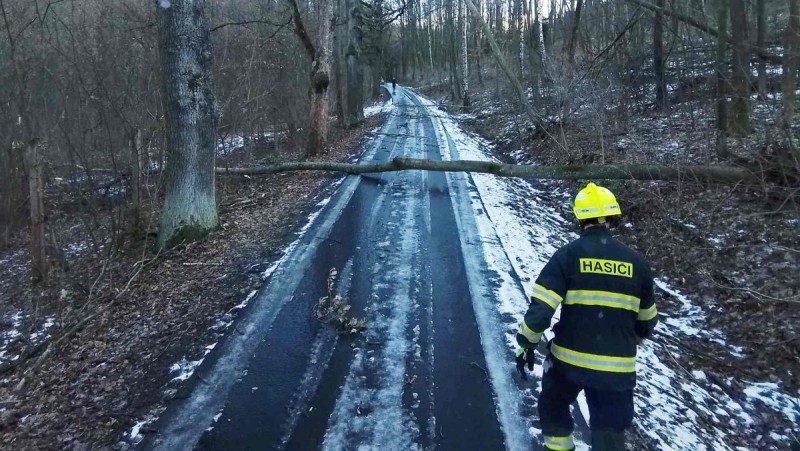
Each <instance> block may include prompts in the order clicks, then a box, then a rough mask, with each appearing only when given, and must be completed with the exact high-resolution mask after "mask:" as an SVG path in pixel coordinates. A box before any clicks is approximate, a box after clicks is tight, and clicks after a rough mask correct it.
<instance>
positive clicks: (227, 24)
mask: <svg viewBox="0 0 800 451" xmlns="http://www.w3.org/2000/svg"><path fill="white" fill-rule="evenodd" d="M287 22H288V23H291V22H292V18H289V20H288V21H283V22H278V23H275V22H272V21H270V20H266V19H255V20H244V21H241V22H225V23H221V24H219V25H215V26H214V27H212V28H211V30H210V31H217V30H220V29H222V28H225V27H231V26H244V25H252V24H267V25H272V26H273V27H285V26H286V25H287Z"/></svg>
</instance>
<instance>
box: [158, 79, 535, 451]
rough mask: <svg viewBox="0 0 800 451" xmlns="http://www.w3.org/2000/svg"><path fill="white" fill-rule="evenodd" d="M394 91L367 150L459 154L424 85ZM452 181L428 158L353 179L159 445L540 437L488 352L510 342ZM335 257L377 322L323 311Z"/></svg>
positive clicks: (377, 155) (353, 295)
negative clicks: (343, 328)
mask: <svg viewBox="0 0 800 451" xmlns="http://www.w3.org/2000/svg"><path fill="white" fill-rule="evenodd" d="M394 102H395V105H394V108H393V109H392V110H391V113H390V114H389V115H388V118H387V119H386V120H385V122H384V124H383V126H382V127H381V128H380V130H379V131H378V132H377V133H375V137H374V138H373V139H372V140H371V142H370V144H369V145H368V148H367V150H366V151H365V153H364V155H363V156H362V158H361V160H360V162H361V163H370V162H382V161H388V160H390V159H392V158H394V157H397V156H406V157H411V158H427V159H441V158H442V156H443V155H445V156H447V155H448V150H447V149H448V145H452V142H450V143H448V142H447V141H448V140H449V139H450V138H449V137H447V136H446V134H445V136H443V135H442V133H441V130H439V132H438V133H437V130H436V126H435V124H436V123H435V121H434V120H433V119H432V118H431V116H430V114H429V113H428V110H427V109H426V108H425V106H424V105H423V104H422V103H421V102H420V101H419V99H418V98H417V97H416V96H415V95H414V94H413V93H411V92H409V91H406V90H404V89H402V88H398V92H397V94H396V95H395V98H394ZM454 186H455V185H453V181H452V180H451V181H450V183H448V179H447V176H446V175H445V174H444V173H427V172H422V171H403V172H394V173H386V174H378V175H371V176H364V177H360V178H359V177H348V178H346V179H345V180H344V181H343V182H342V183H341V185H340V186H339V187H338V188H337V190H336V192H335V193H334V194H333V196H332V197H331V198H330V200H329V201H328V202H327V204H326V205H325V206H324V207H323V208H322V210H321V212H320V214H319V216H318V217H317V218H316V219H315V220H314V221H313V223H312V224H311V225H310V226H309V229H308V230H306V231H305V233H304V235H303V237H302V238H301V239H300V240H299V242H298V243H296V245H295V246H293V247H292V248H290V249H289V250H288V251H287V253H286V256H285V257H284V259H283V261H282V262H281V264H280V265H279V267H278V268H277V269H276V271H275V272H274V273H273V275H272V276H271V278H270V281H269V283H268V284H267V285H266V286H265V287H264V288H263V289H262V290H261V291H260V292H259V294H258V295H257V298H256V299H255V300H254V302H253V304H254V305H252V306H251V307H250V311H248V312H247V317H246V318H245V319H243V320H242V321H241V322H240V323H239V324H238V325H237V329H236V330H237V332H235V333H234V334H232V336H231V337H229V339H228V340H227V341H226V342H225V343H224V344H223V346H221V347H220V348H221V349H219V350H217V355H216V358H215V359H214V361H213V362H208V363H204V367H201V369H200V371H199V373H200V374H199V375H198V376H199V377H200V379H201V380H202V382H201V383H198V384H197V385H196V387H195V389H194V391H193V393H192V396H191V397H190V398H189V399H187V400H185V401H184V402H180V403H178V405H175V406H172V407H170V409H169V410H168V411H167V412H166V414H165V415H163V417H162V419H161V420H160V421H159V423H160V425H159V428H158V429H159V434H158V435H157V437H156V439H155V440H154V441H150V442H148V443H146V445H145V447H146V448H153V449H187V448H192V447H194V448H195V449H201V450H246V449H292V450H294V449H356V448H359V449H378V448H380V449H392V450H395V449H397V450H400V449H402V450H405V449H431V448H439V449H505V448H506V447H509V448H528V447H530V446H533V442H532V441H530V440H527V441H526V435H527V433H526V432H525V428H524V427H523V426H522V425H521V423H519V422H518V421H517V420H516V419H515V416H519V415H520V412H517V410H516V409H518V406H516V404H519V401H518V399H517V398H515V397H514V395H512V394H508V393H504V392H503V393H499V394H498V392H497V390H494V389H493V386H492V382H494V380H495V379H497V377H495V375H496V374H498V372H499V371H501V370H499V369H497V365H494V366H491V365H490V364H487V361H486V358H485V355H486V353H490V352H500V353H504V352H505V351H506V349H504V348H503V344H502V343H501V342H500V341H499V340H492V339H489V337H488V336H487V337H485V338H484V340H483V342H482V339H481V338H482V336H483V335H487V334H486V333H484V334H482V333H481V330H480V326H479V324H478V322H477V321H476V305H477V304H475V302H476V301H475V299H476V298H478V297H480V296H482V295H481V294H480V293H477V292H476V291H479V290H477V289H476V282H475V277H474V276H473V277H472V279H471V280H472V284H470V277H468V275H467V274H466V273H467V272H468V271H471V272H472V273H475V272H480V271H481V269H475V268H476V266H480V265H481V262H480V261H479V260H477V259H476V257H475V255H472V254H471V253H470V252H468V251H467V250H465V246H469V244H470V242H472V244H474V241H475V240H474V239H470V238H469V237H464V236H460V230H461V234H462V235H463V234H464V232H463V230H464V227H465V225H464V224H463V222H464V220H463V214H464V213H463V212H462V213H461V214H462V216H461V218H462V219H460V220H459V219H458V218H457V215H458V212H456V211H455V210H456V209H458V208H459V207H458V202H456V201H455V200H454V199H455V198H456V197H457V196H456V193H452V192H451V189H453V187H454ZM463 191H464V192H462V193H460V195H461V196H465V195H469V194H468V193H467V192H466V190H463ZM462 209H463V207H462ZM468 214H472V213H471V212H469V213H468ZM465 255H466V257H467V258H468V261H466V262H465V260H464V258H465ZM332 269H335V270H336V272H337V274H338V276H337V278H336V281H335V283H334V287H333V291H334V294H336V295H338V296H341V298H342V299H344V300H345V301H346V302H347V303H348V304H349V305H350V306H351V310H350V314H351V315H352V316H354V317H356V318H361V319H364V320H366V321H367V324H368V328H367V330H366V332H365V333H363V334H358V335H355V336H346V335H339V334H338V333H337V331H336V330H334V329H333V328H332V327H331V326H329V325H326V324H323V323H321V322H319V321H318V320H316V319H315V318H314V314H313V310H314V306H315V305H316V303H317V301H318V300H319V299H320V298H321V297H322V296H325V295H327V294H328V278H329V273H330V271H331V270H332ZM471 285H472V286H471ZM479 314H480V312H479ZM484 316H486V315H485V314H484ZM485 327H486V326H485V323H484V328H485ZM484 332H486V331H484ZM503 358H505V357H503ZM506 370H507V368H503V369H502V372H504V374H503V375H502V377H503V378H505V379H508V380H510V379H511V377H512V376H510V375H507V374H505V372H507V371H506ZM490 373H491V374H490ZM490 375H491V376H492V377H491V378H490ZM490 379H491V380H490ZM506 391H507V390H506ZM524 413H528V414H529V413H530V412H524Z"/></svg>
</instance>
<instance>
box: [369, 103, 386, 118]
mask: <svg viewBox="0 0 800 451" xmlns="http://www.w3.org/2000/svg"><path fill="white" fill-rule="evenodd" d="M391 109H392V101H391V100H387V101H385V102H375V103H373V104H372V105H370V106H368V107H366V108H364V117H365V118H368V117H372V116H375V115H376V114H383V113H388V112H389V111H391Z"/></svg>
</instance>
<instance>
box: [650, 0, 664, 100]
mask: <svg viewBox="0 0 800 451" xmlns="http://www.w3.org/2000/svg"><path fill="white" fill-rule="evenodd" d="M656 6H658V7H659V8H664V0H657V1H656ZM653 72H654V73H655V76H656V106H657V107H658V108H664V107H666V104H667V81H666V75H665V71H664V14H663V13H662V12H661V11H656V13H655V20H654V21H653Z"/></svg>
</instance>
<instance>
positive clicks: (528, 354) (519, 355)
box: [515, 347, 533, 381]
mask: <svg viewBox="0 0 800 451" xmlns="http://www.w3.org/2000/svg"><path fill="white" fill-rule="evenodd" d="M515 354H516V358H515V361H516V362H517V371H518V372H519V375H520V377H521V378H522V380H524V381H526V380H528V374H527V373H526V372H525V366H526V365H527V367H528V371H533V348H522V347H520V348H517V352H516V353H515Z"/></svg>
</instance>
